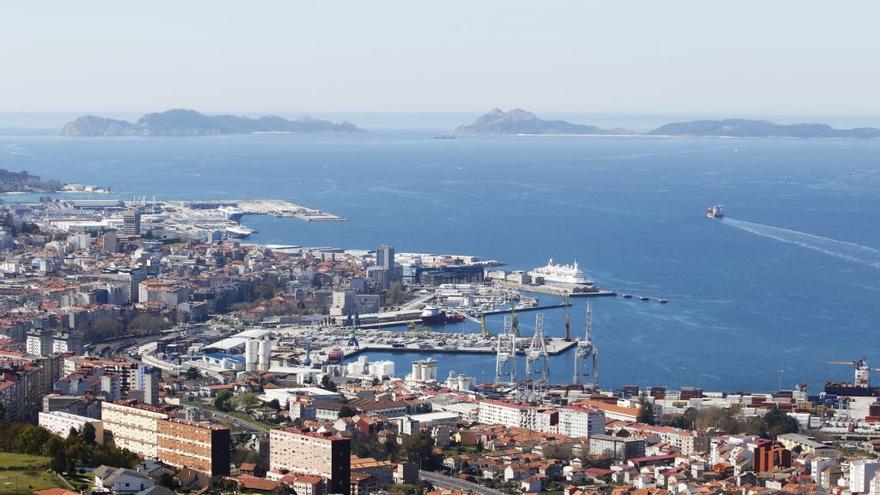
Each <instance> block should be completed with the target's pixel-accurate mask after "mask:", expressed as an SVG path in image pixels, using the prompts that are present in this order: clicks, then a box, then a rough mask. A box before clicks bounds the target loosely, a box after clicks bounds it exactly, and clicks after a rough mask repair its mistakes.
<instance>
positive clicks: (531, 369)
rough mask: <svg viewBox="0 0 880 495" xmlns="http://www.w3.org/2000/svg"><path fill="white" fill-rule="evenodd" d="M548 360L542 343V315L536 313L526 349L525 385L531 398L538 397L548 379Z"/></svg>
mask: <svg viewBox="0 0 880 495" xmlns="http://www.w3.org/2000/svg"><path fill="white" fill-rule="evenodd" d="M548 358H549V354H548V352H547V346H546V343H545V341H544V313H538V315H537V316H536V317H535V334H534V335H532V342H531V343H530V344H529V347H528V349H526V385H527V386H528V391H529V393H530V395H531V396H532V397H538V396H539V395H540V394H541V392H543V390H544V387H545V386H546V385H547V381H548V380H549V379H550V364H549V359H548Z"/></svg>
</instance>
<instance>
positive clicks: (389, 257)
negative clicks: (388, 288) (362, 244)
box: [376, 244, 394, 273]
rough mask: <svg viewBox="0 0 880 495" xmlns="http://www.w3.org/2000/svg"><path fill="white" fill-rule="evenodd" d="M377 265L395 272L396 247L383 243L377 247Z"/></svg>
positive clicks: (389, 271)
mask: <svg viewBox="0 0 880 495" xmlns="http://www.w3.org/2000/svg"><path fill="white" fill-rule="evenodd" d="M376 266H378V267H380V268H384V269H386V270H388V273H393V272H394V248H393V247H391V246H389V245H387V244H382V245H381V246H379V249H376Z"/></svg>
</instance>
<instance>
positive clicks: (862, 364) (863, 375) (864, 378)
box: [828, 358, 880, 387]
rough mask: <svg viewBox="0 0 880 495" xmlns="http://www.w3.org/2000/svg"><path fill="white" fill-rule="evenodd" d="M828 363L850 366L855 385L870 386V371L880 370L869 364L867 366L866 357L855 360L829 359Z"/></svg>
mask: <svg viewBox="0 0 880 495" xmlns="http://www.w3.org/2000/svg"><path fill="white" fill-rule="evenodd" d="M828 364H841V365H845V366H852V367H853V370H854V371H855V378H854V380H853V385H855V386H856V387H870V386H871V372H872V371H880V368H871V367H870V366H868V360H867V359H866V358H862V359H856V360H855V361H829V362H828Z"/></svg>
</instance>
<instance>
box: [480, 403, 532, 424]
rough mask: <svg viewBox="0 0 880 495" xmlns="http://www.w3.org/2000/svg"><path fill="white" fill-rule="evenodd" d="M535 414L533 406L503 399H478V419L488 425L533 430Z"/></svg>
mask: <svg viewBox="0 0 880 495" xmlns="http://www.w3.org/2000/svg"><path fill="white" fill-rule="evenodd" d="M535 414H536V411H535V409H534V408H530V407H526V406H523V405H520V404H516V403H513V402H508V401H503V400H493V399H486V400H483V401H480V412H479V416H478V421H479V422H480V423H484V424H488V425H503V426H507V427H509V428H525V429H527V430H534V429H535Z"/></svg>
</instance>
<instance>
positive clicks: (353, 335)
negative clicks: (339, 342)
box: [345, 313, 361, 349]
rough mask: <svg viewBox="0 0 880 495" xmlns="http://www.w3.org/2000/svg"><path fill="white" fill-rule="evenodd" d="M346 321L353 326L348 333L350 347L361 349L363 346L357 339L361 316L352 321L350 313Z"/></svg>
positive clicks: (356, 316)
mask: <svg viewBox="0 0 880 495" xmlns="http://www.w3.org/2000/svg"><path fill="white" fill-rule="evenodd" d="M345 321H346V323H348V324H350V326H351V330H350V331H349V333H348V347H353V348H355V349H360V347H361V345H360V343H358V339H357V327H358V324H359V323H360V315H355V317H354V320H352V318H351V313H349V314H348V317H347V318H346V319H345Z"/></svg>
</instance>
